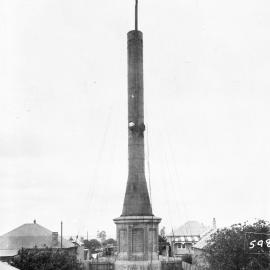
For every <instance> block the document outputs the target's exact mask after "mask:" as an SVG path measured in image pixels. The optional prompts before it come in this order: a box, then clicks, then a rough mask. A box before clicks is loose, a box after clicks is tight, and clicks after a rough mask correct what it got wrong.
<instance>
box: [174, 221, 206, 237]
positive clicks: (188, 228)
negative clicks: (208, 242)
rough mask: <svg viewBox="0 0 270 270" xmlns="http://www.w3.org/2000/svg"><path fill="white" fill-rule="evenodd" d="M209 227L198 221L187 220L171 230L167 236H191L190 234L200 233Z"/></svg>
mask: <svg viewBox="0 0 270 270" xmlns="http://www.w3.org/2000/svg"><path fill="white" fill-rule="evenodd" d="M209 229H210V227H208V226H205V225H204V224H203V223H200V222H198V221H188V222H186V223H185V224H183V225H182V226H180V227H179V228H177V229H176V230H174V231H173V232H171V233H170V235H169V236H174V237H177V236H191V235H198V236H200V235H202V234H203V233H205V232H207V231H208V230H209Z"/></svg>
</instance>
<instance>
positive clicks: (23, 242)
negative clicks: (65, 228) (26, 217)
mask: <svg viewBox="0 0 270 270" xmlns="http://www.w3.org/2000/svg"><path fill="white" fill-rule="evenodd" d="M60 242H61V239H60V237H58V244H57V245H53V242H52V231H50V230H48V229H46V228H44V227H42V226H41V225H39V224H37V223H27V224H24V225H21V226H20V227H18V228H16V229H14V230H12V231H10V232H8V233H6V234H4V235H2V236H0V249H20V248H22V247H24V248H33V247H35V246H36V247H38V248H44V247H49V248H50V247H53V248H60V245H61V244H60ZM62 246H63V248H70V247H74V245H73V244H72V243H71V242H69V241H67V240H65V239H63V242H62Z"/></svg>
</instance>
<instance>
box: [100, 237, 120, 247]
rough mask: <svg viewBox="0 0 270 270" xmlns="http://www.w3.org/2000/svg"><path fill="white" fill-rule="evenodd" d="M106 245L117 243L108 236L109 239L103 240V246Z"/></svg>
mask: <svg viewBox="0 0 270 270" xmlns="http://www.w3.org/2000/svg"><path fill="white" fill-rule="evenodd" d="M107 245H112V246H116V245H117V242H116V240H114V239H113V238H109V239H106V240H105V241H104V242H103V246H104V247H105V246H107Z"/></svg>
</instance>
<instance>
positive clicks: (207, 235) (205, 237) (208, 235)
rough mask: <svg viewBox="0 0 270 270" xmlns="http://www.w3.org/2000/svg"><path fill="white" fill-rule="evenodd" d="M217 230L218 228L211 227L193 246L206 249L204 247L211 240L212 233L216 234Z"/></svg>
mask: <svg viewBox="0 0 270 270" xmlns="http://www.w3.org/2000/svg"><path fill="white" fill-rule="evenodd" d="M216 231H217V229H211V230H209V231H208V232H207V233H205V234H204V235H203V236H202V238H201V239H200V241H199V242H197V243H196V244H195V245H194V246H193V248H195V249H204V247H205V246H206V245H207V241H208V240H210V238H211V235H212V234H214V233H215V232H216Z"/></svg>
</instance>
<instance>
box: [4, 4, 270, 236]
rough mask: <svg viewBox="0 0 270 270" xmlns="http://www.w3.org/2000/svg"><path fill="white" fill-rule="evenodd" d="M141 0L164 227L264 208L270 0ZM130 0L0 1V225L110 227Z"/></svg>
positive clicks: (117, 196) (122, 164) (155, 179)
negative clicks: (29, 224) (61, 223)
mask: <svg viewBox="0 0 270 270" xmlns="http://www.w3.org/2000/svg"><path fill="white" fill-rule="evenodd" d="M139 5H140V8H139V28H140V29H141V30H142V31H143V33H144V78H145V84H144V86H145V114H146V116H145V122H146V125H147V130H148V132H147V133H148V136H146V137H147V138H148V141H149V143H148V144H147V146H148V147H147V149H149V151H147V152H149V155H147V157H149V164H150V166H147V168H148V167H150V183H151V197H152V203H153V209H154V214H155V215H156V216H159V217H161V218H162V223H161V226H165V227H166V232H167V233H168V232H169V231H170V230H171V228H172V227H173V228H175V227H178V226H180V225H181V224H183V223H184V222H186V221H187V220H198V221H200V222H203V223H205V224H206V225H210V224H211V222H212V218H213V217H215V218H216V220H217V225H218V226H228V225H231V224H233V223H236V222H243V221H245V220H253V219H254V218H264V219H268V220H269V219H270V218H269V216H270V206H269V190H270V184H269V179H270V120H269V119H270V92H269V89H270V75H269V70H270V50H269V48H270V35H269V33H270V2H269V0H238V1H235V0H226V1H217V0H170V1H161V0H141V1H140V3H139ZM133 13H134V1H133V0H113V1H112V0H96V1H94V0H24V1H22V0H0V40H1V42H0V123H1V125H0V182H1V189H0V216H1V222H0V234H3V233H6V232H8V231H10V230H12V229H14V228H15V227H17V226H19V225H21V224H23V223H28V222H32V221H33V220H34V219H36V220H37V223H39V224H41V225H42V226H45V227H47V228H48V229H50V230H53V231H60V221H61V220H63V222H64V234H65V235H71V234H80V235H85V234H86V232H87V231H88V232H89V235H90V236H95V235H96V231H97V230H106V231H107V233H108V234H109V235H110V236H113V237H115V224H114V223H113V221H112V219H113V218H116V217H119V216H120V214H121V211H122V205H123V198H124V193H125V186H126V181H127V53H126V46H127V45H126V33H127V32H128V31H129V30H132V29H133V27H134V18H133ZM148 175H149V174H148ZM148 179H149V178H148Z"/></svg>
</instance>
